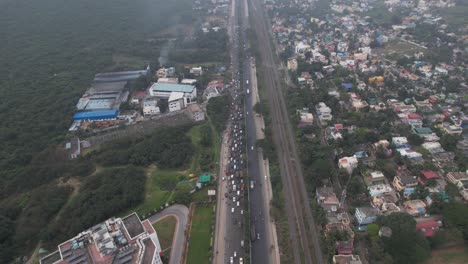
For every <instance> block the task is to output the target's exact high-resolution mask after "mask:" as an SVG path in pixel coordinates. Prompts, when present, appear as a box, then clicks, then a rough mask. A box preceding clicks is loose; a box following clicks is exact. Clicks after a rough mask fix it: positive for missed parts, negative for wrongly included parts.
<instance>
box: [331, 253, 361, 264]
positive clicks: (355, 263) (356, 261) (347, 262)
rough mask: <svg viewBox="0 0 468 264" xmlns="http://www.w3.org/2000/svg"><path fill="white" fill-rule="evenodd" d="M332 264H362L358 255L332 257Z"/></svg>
mask: <svg viewBox="0 0 468 264" xmlns="http://www.w3.org/2000/svg"><path fill="white" fill-rule="evenodd" d="M333 264H362V261H361V259H360V258H359V255H334V256H333Z"/></svg>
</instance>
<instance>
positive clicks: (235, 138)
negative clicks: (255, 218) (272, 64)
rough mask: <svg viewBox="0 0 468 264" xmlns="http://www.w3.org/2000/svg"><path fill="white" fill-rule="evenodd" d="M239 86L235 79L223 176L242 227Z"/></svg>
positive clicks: (235, 218)
mask: <svg viewBox="0 0 468 264" xmlns="http://www.w3.org/2000/svg"><path fill="white" fill-rule="evenodd" d="M236 75H238V72H236ZM239 86H240V84H239V82H238V81H237V80H234V81H233V87H234V89H233V91H232V102H231V106H230V108H231V111H230V116H229V121H230V122H229V123H230V125H229V126H228V128H229V129H228V131H227V133H228V138H227V142H226V144H227V146H228V148H229V150H228V154H227V163H226V167H225V169H224V174H225V175H226V177H223V181H224V182H225V183H226V186H227V188H226V190H227V192H226V193H224V198H225V201H226V204H227V206H228V208H229V210H230V212H231V216H232V217H231V218H232V220H233V223H234V225H235V226H238V227H239V228H240V229H241V228H242V227H243V214H244V204H243V201H244V200H243V199H244V190H245V188H246V187H245V186H246V184H245V181H244V177H243V176H244V175H243V170H244V168H245V167H246V164H245V154H244V152H245V151H244V150H245V144H244V128H243V108H242V107H243V102H242V96H241V93H240V91H239V90H240V89H239ZM241 230H242V229H241ZM239 243H240V245H241V247H243V243H244V241H243V240H241V241H239ZM237 257H238V256H237V252H236V251H234V253H233V255H232V256H230V261H229V262H230V263H234V259H236V258H237ZM239 263H243V259H242V257H239Z"/></svg>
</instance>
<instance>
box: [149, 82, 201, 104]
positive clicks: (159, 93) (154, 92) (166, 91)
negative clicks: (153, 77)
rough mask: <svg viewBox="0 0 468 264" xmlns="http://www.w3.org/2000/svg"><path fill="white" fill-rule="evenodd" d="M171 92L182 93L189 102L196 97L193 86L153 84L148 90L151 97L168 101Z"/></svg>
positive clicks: (195, 90) (195, 89)
mask: <svg viewBox="0 0 468 264" xmlns="http://www.w3.org/2000/svg"><path fill="white" fill-rule="evenodd" d="M172 92H180V93H184V97H186V98H189V99H190V100H192V99H194V98H196V97H197V88H196V87H195V86H194V85H187V84H173V83H154V84H153V85H151V87H150V89H149V93H150V95H151V96H154V97H159V98H163V99H168V98H169V97H170V96H171V93H172Z"/></svg>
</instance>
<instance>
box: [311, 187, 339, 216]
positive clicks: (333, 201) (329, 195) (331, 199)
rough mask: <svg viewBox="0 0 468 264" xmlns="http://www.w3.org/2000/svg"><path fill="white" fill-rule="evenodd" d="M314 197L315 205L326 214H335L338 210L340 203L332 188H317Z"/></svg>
mask: <svg viewBox="0 0 468 264" xmlns="http://www.w3.org/2000/svg"><path fill="white" fill-rule="evenodd" d="M315 196H316V197H317V203H318V204H319V205H320V206H322V207H323V209H325V210H326V211H327V212H336V211H338V209H339V208H340V201H339V200H338V198H337V197H336V194H335V192H334V191H333V188H332V187H318V188H317V190H316V193H315Z"/></svg>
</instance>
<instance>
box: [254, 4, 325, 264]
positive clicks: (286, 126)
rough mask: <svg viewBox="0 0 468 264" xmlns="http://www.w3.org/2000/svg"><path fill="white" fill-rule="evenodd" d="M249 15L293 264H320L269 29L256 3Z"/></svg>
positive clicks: (319, 250)
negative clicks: (268, 110) (262, 67)
mask: <svg viewBox="0 0 468 264" xmlns="http://www.w3.org/2000/svg"><path fill="white" fill-rule="evenodd" d="M250 3H251V5H252V6H251V8H250V10H251V13H253V14H252V17H253V21H254V29H255V32H256V35H257V38H258V40H259V41H258V43H259V44H260V45H262V47H261V48H260V49H259V50H260V56H261V64H263V65H268V66H269V67H266V71H265V74H264V76H263V79H264V81H265V84H266V86H267V87H266V88H267V89H268V99H269V103H270V108H271V112H272V121H273V122H272V126H273V136H274V142H275V145H276V147H277V152H278V159H279V163H280V169H281V176H282V182H283V185H284V192H285V198H286V211H287V214H288V224H289V231H290V242H291V244H292V248H293V256H294V262H295V263H318V264H322V263H324V260H323V254H322V251H321V248H320V243H319V238H318V232H317V230H316V225H315V220H314V218H313V215H312V210H311V208H310V205H309V199H308V197H307V191H306V188H305V184H304V177H303V174H302V169H301V164H300V160H299V158H298V154H297V148H296V142H295V139H294V136H293V135H294V133H293V130H292V127H291V124H290V122H289V114H288V111H287V107H286V103H285V100H284V96H283V92H282V88H281V83H280V77H279V73H278V69H277V67H276V64H275V60H274V57H273V56H274V54H275V53H274V50H273V49H272V47H271V41H270V35H269V31H268V30H269V29H268V27H267V25H266V23H265V22H266V20H265V17H264V14H263V12H262V7H261V4H260V0H252V1H250Z"/></svg>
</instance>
